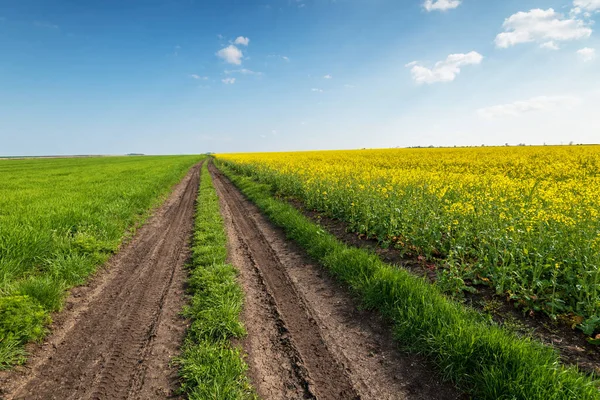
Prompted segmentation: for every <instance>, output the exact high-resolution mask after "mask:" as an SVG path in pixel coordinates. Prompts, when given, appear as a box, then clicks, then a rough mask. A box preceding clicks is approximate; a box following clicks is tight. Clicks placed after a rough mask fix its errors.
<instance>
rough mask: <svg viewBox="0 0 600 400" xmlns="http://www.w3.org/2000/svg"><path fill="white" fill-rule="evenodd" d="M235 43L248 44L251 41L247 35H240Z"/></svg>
mask: <svg viewBox="0 0 600 400" xmlns="http://www.w3.org/2000/svg"><path fill="white" fill-rule="evenodd" d="M233 43H234V44H239V45H242V46H248V44H249V43H250V39H248V38H247V37H243V36H238V37H237V38H236V39H235V41H234V42H233Z"/></svg>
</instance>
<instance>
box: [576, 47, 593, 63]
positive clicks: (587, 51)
mask: <svg viewBox="0 0 600 400" xmlns="http://www.w3.org/2000/svg"><path fill="white" fill-rule="evenodd" d="M577 54H578V55H579V57H580V58H581V59H582V60H583V61H585V62H587V61H592V60H593V59H594V58H596V49H592V48H590V47H584V48H583V49H579V50H577Z"/></svg>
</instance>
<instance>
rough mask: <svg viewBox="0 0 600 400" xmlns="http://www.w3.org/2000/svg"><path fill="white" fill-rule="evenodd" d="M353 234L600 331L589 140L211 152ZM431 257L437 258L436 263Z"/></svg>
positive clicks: (598, 240)
mask: <svg viewBox="0 0 600 400" xmlns="http://www.w3.org/2000/svg"><path fill="white" fill-rule="evenodd" d="M218 159H219V160H221V161H226V162H227V163H228V164H229V165H230V166H232V167H233V168H234V169H235V170H236V171H238V172H242V173H244V174H246V175H249V176H252V177H254V178H256V179H258V180H259V181H260V182H265V183H269V184H270V185H272V186H273V187H274V189H275V190H276V192H277V193H278V194H282V195H286V196H292V197H295V198H297V199H299V200H301V201H302V202H304V204H305V205H306V206H307V207H309V208H311V209H315V210H319V211H322V212H325V213H326V214H328V215H329V216H332V217H334V218H338V219H341V220H343V221H345V222H347V223H348V224H349V225H350V227H351V229H352V230H354V231H355V232H357V233H361V234H364V235H366V236H368V237H371V238H377V239H378V240H379V241H380V243H381V245H382V246H394V247H395V248H397V249H400V250H402V251H404V252H406V253H409V254H412V255H420V256H422V257H425V258H428V259H437V260H439V259H442V260H444V262H443V263H442V264H443V265H444V268H441V269H440V270H438V271H437V273H438V283H439V284H440V285H442V286H443V287H444V288H445V289H446V291H448V292H454V293H461V291H463V290H470V288H469V287H468V286H467V285H466V284H465V282H466V281H468V282H474V283H482V284H487V285H490V286H492V287H493V288H495V290H496V291H497V293H499V294H506V295H507V296H508V297H509V298H510V299H512V300H514V301H516V302H518V303H520V304H521V305H522V306H523V308H524V309H526V310H532V311H533V312H537V311H543V312H545V313H547V314H548V315H550V316H551V317H553V318H557V317H562V318H566V319H569V320H570V321H572V322H573V324H575V325H578V326H579V328H580V329H582V330H583V331H584V332H585V333H586V334H588V335H589V336H590V340H594V336H595V335H597V334H598V333H600V300H599V299H600V218H599V216H600V196H599V195H598V193H600V146H564V147H519V148H514V147H513V148H468V149H398V150H363V151H332V152H305V153H271V154H231V155H219V156H218ZM438 264H439V263H438Z"/></svg>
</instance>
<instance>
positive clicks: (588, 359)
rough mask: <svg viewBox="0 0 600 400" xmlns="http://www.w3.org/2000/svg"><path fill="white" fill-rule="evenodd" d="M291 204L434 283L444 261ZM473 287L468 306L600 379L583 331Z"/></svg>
mask: <svg viewBox="0 0 600 400" xmlns="http://www.w3.org/2000/svg"><path fill="white" fill-rule="evenodd" d="M290 204H291V205H293V206H294V207H295V208H296V209H298V210H299V211H300V212H302V213H303V214H304V215H305V216H306V217H308V218H310V219H311V220H312V221H314V222H316V223H318V224H319V225H320V226H321V227H322V228H323V229H324V230H326V231H327V232H329V233H331V234H333V235H334V236H336V237H337V238H338V239H339V240H341V241H342V242H344V243H345V244H347V245H349V246H354V247H359V248H363V249H367V250H369V251H372V252H373V253H375V254H377V255H378V256H379V258H380V259H381V260H382V261H384V262H387V263H389V264H393V265H396V266H399V267H401V268H405V269H407V270H409V271H410V272H412V273H414V274H416V275H419V276H422V277H425V278H427V279H429V280H430V281H431V282H434V281H435V279H436V272H435V270H436V269H437V268H439V267H440V265H441V264H442V263H443V260H439V261H438V262H433V263H432V262H427V261H425V260H424V259H420V258H419V257H417V256H414V255H406V254H403V253H402V252H400V251H399V250H397V249H394V248H393V247H390V248H385V249H384V248H381V247H380V246H379V242H378V241H377V240H375V239H367V238H365V237H364V236H361V235H357V234H356V233H353V232H351V231H350V230H349V229H348V225H347V224H346V223H344V222H343V221H340V220H336V219H333V218H329V217H327V216H325V215H324V214H322V213H319V212H316V211H312V210H308V209H306V208H305V207H304V205H303V204H302V203H301V202H299V201H296V200H291V201H290ZM438 264H439V265H438ZM467 283H468V282H467ZM474 287H475V288H476V289H477V292H476V293H474V294H471V293H466V294H465V302H466V303H467V304H469V305H470V306H472V307H473V308H475V309H478V310H480V311H483V312H486V313H489V314H490V315H491V317H492V318H493V319H494V320H495V321H496V322H497V323H499V324H500V325H503V326H505V327H506V328H508V329H510V330H513V331H515V332H516V333H517V334H519V335H524V336H529V337H533V338H535V339H537V340H539V341H541V342H542V343H544V344H546V345H548V346H551V347H553V348H555V349H556V350H557V351H558V353H559V355H560V357H561V360H562V361H563V362H564V363H565V364H569V365H576V366H578V367H579V368H580V369H581V370H583V371H585V372H588V373H591V374H597V375H599V376H600V346H595V345H593V344H590V343H588V342H587V340H586V337H585V335H584V334H583V333H582V332H580V331H578V330H575V329H572V328H571V327H570V326H568V325H566V324H564V323H561V322H560V321H553V320H552V319H550V318H549V317H548V316H546V315H545V314H541V313H536V314H531V313H524V312H522V311H521V310H520V309H519V308H518V307H516V306H515V304H514V302H511V301H507V300H506V297H505V296H498V295H496V293H495V291H494V290H493V289H492V288H491V287H489V286H483V285H476V286H474Z"/></svg>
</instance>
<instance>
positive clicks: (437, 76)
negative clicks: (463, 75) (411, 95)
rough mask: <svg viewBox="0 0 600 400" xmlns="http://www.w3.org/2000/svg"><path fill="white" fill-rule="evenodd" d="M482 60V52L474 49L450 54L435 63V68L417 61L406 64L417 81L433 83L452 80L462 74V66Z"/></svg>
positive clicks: (478, 62)
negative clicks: (463, 52)
mask: <svg viewBox="0 0 600 400" xmlns="http://www.w3.org/2000/svg"><path fill="white" fill-rule="evenodd" d="M482 60H483V56H482V55H481V54H479V53H478V52H476V51H472V52H470V53H467V54H450V55H449V56H448V57H446V59H445V60H443V61H438V62H437V63H435V65H434V67H433V68H427V67H424V66H422V65H419V63H418V62H417V61H413V62H411V63H408V64H406V67H407V68H411V70H410V72H411V75H412V78H413V79H414V80H415V82H417V83H419V84H421V83H429V84H431V83H436V82H451V81H453V80H454V79H455V78H456V76H457V75H458V74H460V70H461V68H462V67H464V66H467V65H477V64H481V61H482Z"/></svg>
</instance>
